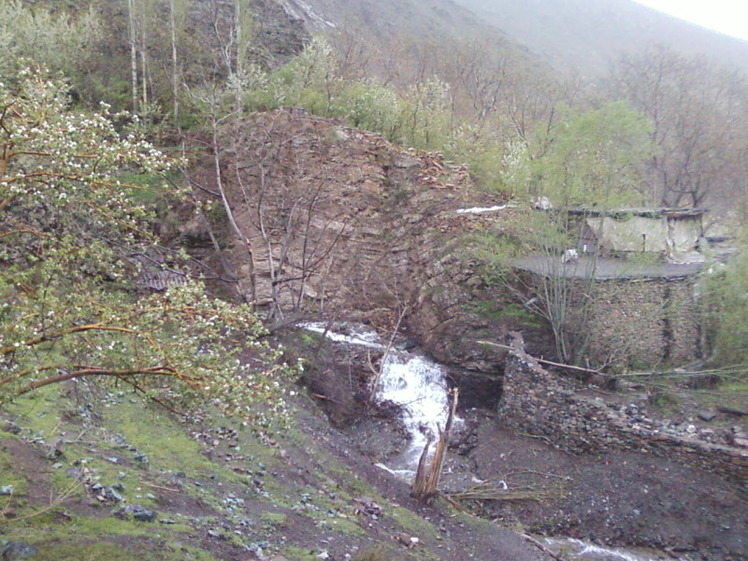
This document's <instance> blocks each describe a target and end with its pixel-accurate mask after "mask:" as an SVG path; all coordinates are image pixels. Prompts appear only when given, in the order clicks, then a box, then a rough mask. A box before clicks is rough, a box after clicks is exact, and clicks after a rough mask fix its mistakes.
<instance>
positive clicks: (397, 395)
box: [300, 323, 449, 478]
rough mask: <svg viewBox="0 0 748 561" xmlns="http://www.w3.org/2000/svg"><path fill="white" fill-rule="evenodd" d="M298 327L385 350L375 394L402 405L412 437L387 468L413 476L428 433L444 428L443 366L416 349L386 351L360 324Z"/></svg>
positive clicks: (445, 416)
mask: <svg viewBox="0 0 748 561" xmlns="http://www.w3.org/2000/svg"><path fill="white" fill-rule="evenodd" d="M300 327H303V328H304V329H308V330H310V331H315V332H317V333H325V335H326V337H328V338H329V339H331V340H333V341H337V342H341V343H347V344H349V345H362V346H365V347H368V348H372V349H376V350H380V351H383V352H386V353H387V354H386V356H385V357H384V360H383V361H382V367H381V375H380V377H379V380H378V386H377V388H376V393H375V398H376V399H377V401H379V402H383V401H391V402H393V403H396V404H397V405H399V406H401V408H402V411H403V418H402V421H403V423H404V424H405V426H406V427H407V429H408V432H409V434H410V437H411V439H410V445H409V446H408V449H407V450H406V451H404V452H403V454H402V455H401V457H399V458H397V459H395V460H394V462H393V464H392V465H391V466H386V469H388V470H389V471H392V472H394V473H396V474H397V475H400V476H402V477H406V478H409V477H411V476H413V475H414V474H415V469H416V467H417V465H418V458H419V456H420V454H421V452H422V451H423V447H424V446H425V445H426V442H427V440H428V438H429V435H433V436H434V437H437V436H438V434H439V428H442V429H443V428H444V425H445V423H446V420H447V413H448V405H449V401H448V397H447V382H446V372H445V371H444V369H443V368H442V367H441V366H440V365H438V364H437V363H435V362H433V361H431V360H429V359H428V358H426V357H425V356H423V355H420V354H418V353H413V352H408V351H403V350H399V349H395V348H392V347H391V348H390V349H389V351H388V350H387V345H386V344H385V343H384V342H383V341H382V340H381V338H380V337H379V335H377V333H375V332H374V331H372V330H371V329H368V328H366V327H364V326H361V325H354V324H350V323H344V324H340V323H336V324H333V325H332V326H329V325H327V324H324V323H304V324H301V325H300ZM343 331H345V333H343Z"/></svg>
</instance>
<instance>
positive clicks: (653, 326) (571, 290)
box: [515, 255, 702, 368]
mask: <svg viewBox="0 0 748 561" xmlns="http://www.w3.org/2000/svg"><path fill="white" fill-rule="evenodd" d="M515 268H516V269H517V270H518V271H519V273H520V278H522V279H523V282H522V284H523V285H524V286H525V287H526V288H527V289H528V291H529V292H530V293H533V294H534V295H535V296H536V297H537V298H538V300H539V301H542V302H543V303H542V304H541V305H543V306H548V305H550V306H559V307H561V306H563V307H564V308H563V309H562V310H561V309H559V310H557V312H561V313H563V314H564V318H565V319H564V332H565V336H566V338H567V342H568V345H569V346H570V347H571V348H572V349H574V350H575V352H576V354H577V355H583V356H584V358H585V359H586V360H588V361H589V363H590V364H591V365H604V364H605V365H613V366H616V367H619V368H653V367H657V366H665V365H677V364H684V363H687V362H690V361H692V360H695V359H698V358H700V357H701V353H702V349H701V330H700V319H699V308H698V303H697V298H696V296H697V291H696V288H697V279H698V272H699V270H700V268H701V264H699V263H689V264H675V263H652V264H642V263H632V262H629V261H626V260H623V259H614V258H603V257H599V256H596V255H582V256H580V257H579V258H578V259H576V260H574V261H570V262H566V263H562V262H561V260H560V259H559V258H558V257H556V256H550V257H549V256H529V257H524V258H521V259H518V260H516V261H515ZM549 302H550V303H549ZM576 358H577V359H578V358H579V356H577V357H576Z"/></svg>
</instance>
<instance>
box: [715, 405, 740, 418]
mask: <svg viewBox="0 0 748 561" xmlns="http://www.w3.org/2000/svg"><path fill="white" fill-rule="evenodd" d="M717 411H719V412H720V413H727V414H728V415H736V416H738V417H746V416H748V411H742V410H740V409H733V408H732V407H723V406H722V405H720V406H719V407H717Z"/></svg>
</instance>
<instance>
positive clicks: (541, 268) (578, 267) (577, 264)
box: [512, 255, 703, 280]
mask: <svg viewBox="0 0 748 561" xmlns="http://www.w3.org/2000/svg"><path fill="white" fill-rule="evenodd" d="M512 264H513V265H514V267H516V268H517V269H520V270H523V271H530V272H532V273H535V274H536V275H541V276H545V277H563V278H570V279H588V278H590V276H591V275H594V278H595V279H597V280H631V279H677V278H685V277H690V276H692V275H695V274H696V273H698V272H699V271H700V270H701V268H702V266H703V263H635V262H631V261H626V260H624V259H612V258H603V257H595V256H584V255H583V256H581V257H579V259H577V260H576V261H572V262H569V263H561V256H560V255H559V256H555V255H553V256H548V255H528V256H525V257H519V258H517V259H515V260H514V261H513V263H512Z"/></svg>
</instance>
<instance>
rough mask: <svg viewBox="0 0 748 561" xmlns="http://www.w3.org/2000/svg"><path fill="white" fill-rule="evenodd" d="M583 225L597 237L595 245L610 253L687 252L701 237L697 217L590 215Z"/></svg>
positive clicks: (700, 226)
mask: <svg viewBox="0 0 748 561" xmlns="http://www.w3.org/2000/svg"><path fill="white" fill-rule="evenodd" d="M586 224H587V226H588V227H589V229H590V230H591V231H592V232H594V233H595V234H596V235H597V237H598V240H597V245H598V246H599V247H600V248H604V250H607V251H613V252H616V251H620V252H626V253H632V252H652V253H661V254H664V255H674V254H681V253H687V252H689V251H692V250H693V249H694V246H695V245H696V242H697V241H698V240H699V238H700V237H701V236H702V235H703V228H702V222H701V217H700V216H687V217H677V218H675V217H668V216H636V215H634V216H627V217H626V218H616V217H611V216H604V217H598V216H593V217H589V218H587V219H586Z"/></svg>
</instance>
